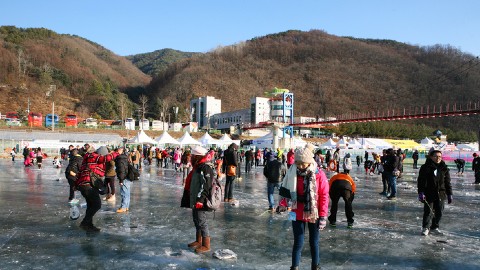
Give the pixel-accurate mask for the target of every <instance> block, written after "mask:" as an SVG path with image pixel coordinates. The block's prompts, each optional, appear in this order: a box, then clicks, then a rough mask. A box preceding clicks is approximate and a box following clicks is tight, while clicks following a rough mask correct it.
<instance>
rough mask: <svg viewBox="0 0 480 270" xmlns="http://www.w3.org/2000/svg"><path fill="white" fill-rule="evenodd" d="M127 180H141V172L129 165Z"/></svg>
mask: <svg viewBox="0 0 480 270" xmlns="http://www.w3.org/2000/svg"><path fill="white" fill-rule="evenodd" d="M127 178H128V180H130V181H137V180H140V172H139V171H138V170H137V169H136V168H135V167H133V165H132V164H131V163H129V164H128V172H127Z"/></svg>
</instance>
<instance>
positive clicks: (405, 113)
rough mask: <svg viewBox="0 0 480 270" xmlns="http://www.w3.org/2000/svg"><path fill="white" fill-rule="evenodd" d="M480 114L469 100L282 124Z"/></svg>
mask: <svg viewBox="0 0 480 270" xmlns="http://www.w3.org/2000/svg"><path fill="white" fill-rule="evenodd" d="M477 114H480V101H477V102H471V103H468V104H466V105H463V106H462V105H457V104H456V103H455V104H452V105H450V104H447V105H441V106H433V107H430V106H427V107H414V108H408V109H407V108H403V109H397V110H396V109H392V110H387V111H376V112H374V111H370V112H364V113H349V114H344V115H340V116H337V117H329V120H322V121H315V122H308V123H296V124H290V125H288V124H285V123H281V124H282V125H286V126H291V127H307V128H320V127H325V126H331V125H337V124H347V123H367V122H380V121H396V120H406V119H422V118H437V117H451V116H467V115H477ZM273 125H276V123H273V122H266V123H260V124H256V125H245V126H243V127H242V129H244V130H248V129H255V128H267V127H271V126H273Z"/></svg>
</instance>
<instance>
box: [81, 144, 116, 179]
mask: <svg viewBox="0 0 480 270" xmlns="http://www.w3.org/2000/svg"><path fill="white" fill-rule="evenodd" d="M117 156H118V153H117V152H112V153H111V154H108V155H105V156H101V155H99V154H97V153H96V152H93V153H87V154H85V156H83V162H82V166H81V167H80V173H79V174H78V175H77V181H75V186H80V185H83V184H85V183H90V171H92V172H94V173H96V174H98V175H99V176H105V163H106V162H109V161H111V160H114V159H115V158H116V157H117Z"/></svg>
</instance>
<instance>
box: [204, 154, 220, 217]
mask: <svg viewBox="0 0 480 270" xmlns="http://www.w3.org/2000/svg"><path fill="white" fill-rule="evenodd" d="M206 165H208V166H210V167H211V168H212V171H213V174H214V176H213V181H212V187H211V189H210V190H209V192H208V197H207V198H206V199H207V200H206V205H207V207H208V209H210V210H213V211H215V210H217V209H218V208H219V207H220V205H221V203H222V200H223V191H222V186H221V185H220V182H219V181H218V178H217V175H216V170H215V168H214V166H213V164H209V163H207V164H206Z"/></svg>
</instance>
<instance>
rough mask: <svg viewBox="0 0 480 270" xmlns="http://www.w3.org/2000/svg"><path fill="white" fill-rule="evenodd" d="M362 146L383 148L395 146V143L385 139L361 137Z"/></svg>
mask: <svg viewBox="0 0 480 270" xmlns="http://www.w3.org/2000/svg"><path fill="white" fill-rule="evenodd" d="M360 142H362V146H363V148H364V149H377V150H383V149H388V148H393V145H392V144H391V143H389V142H387V141H385V140H382V139H377V138H361V139H360Z"/></svg>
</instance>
